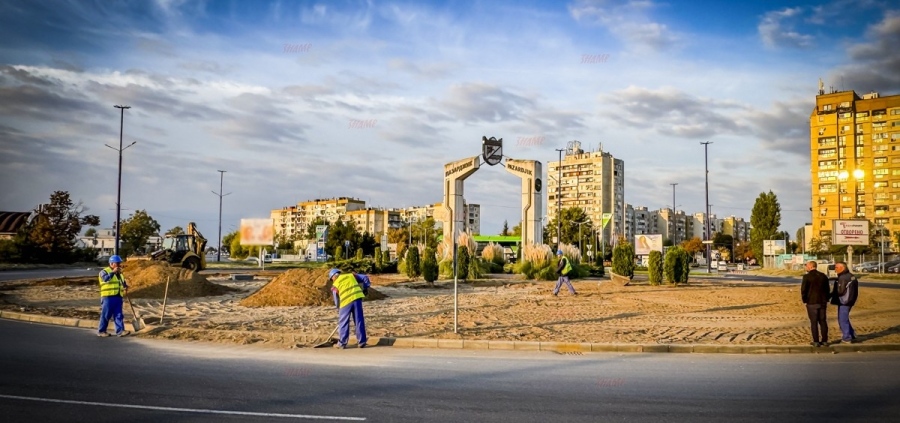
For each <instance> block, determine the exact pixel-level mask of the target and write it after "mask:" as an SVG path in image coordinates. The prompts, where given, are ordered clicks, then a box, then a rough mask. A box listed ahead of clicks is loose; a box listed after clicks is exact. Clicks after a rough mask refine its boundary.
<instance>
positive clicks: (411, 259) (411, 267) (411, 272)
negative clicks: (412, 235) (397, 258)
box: [406, 247, 422, 279]
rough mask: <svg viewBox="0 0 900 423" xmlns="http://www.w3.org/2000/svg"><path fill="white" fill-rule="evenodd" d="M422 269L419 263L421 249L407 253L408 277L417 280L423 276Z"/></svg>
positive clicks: (413, 249)
mask: <svg viewBox="0 0 900 423" xmlns="http://www.w3.org/2000/svg"><path fill="white" fill-rule="evenodd" d="M421 269H422V265H421V263H419V249H418V248H416V247H412V248H410V249H409V250H408V251H407V252H406V276H408V277H410V278H411V279H415V278H417V277H419V275H420V274H421Z"/></svg>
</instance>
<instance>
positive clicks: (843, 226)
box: [831, 219, 869, 245]
mask: <svg viewBox="0 0 900 423" xmlns="http://www.w3.org/2000/svg"><path fill="white" fill-rule="evenodd" d="M832 229H833V230H832V231H831V245H869V221H868V220H865V219H848V220H835V221H834V228H832Z"/></svg>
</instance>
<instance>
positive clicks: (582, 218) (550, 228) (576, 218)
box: [544, 207, 594, 246]
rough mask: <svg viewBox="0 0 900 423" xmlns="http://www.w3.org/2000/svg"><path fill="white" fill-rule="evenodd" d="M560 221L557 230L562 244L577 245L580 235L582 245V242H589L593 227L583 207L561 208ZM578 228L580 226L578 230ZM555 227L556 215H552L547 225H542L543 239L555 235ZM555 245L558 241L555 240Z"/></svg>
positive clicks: (551, 237) (548, 238)
mask: <svg viewBox="0 0 900 423" xmlns="http://www.w3.org/2000/svg"><path fill="white" fill-rule="evenodd" d="M560 222H562V224H561V225H560V227H559V231H560V238H561V242H562V243H563V244H571V245H576V246H577V245H579V244H578V240H579V236H581V238H582V240H583V242H582V245H583V244H584V243H590V241H591V237H592V236H593V235H592V234H593V233H594V228H593V223H592V222H591V219H590V217H588V215H587V213H585V212H584V209H582V208H581V207H569V208H567V209H563V210H562V213H560ZM579 228H581V231H580V232H579ZM556 229H557V228H556V217H555V216H554V217H553V219H551V220H550V222H548V223H547V226H545V227H544V239H545V240H552V239H553V237H555V236H556ZM557 245H559V242H557Z"/></svg>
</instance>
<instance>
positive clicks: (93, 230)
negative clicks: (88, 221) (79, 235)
mask: <svg viewBox="0 0 900 423" xmlns="http://www.w3.org/2000/svg"><path fill="white" fill-rule="evenodd" d="M84 236H85V238H90V237H95V236H97V229H96V228H88V230H86V231H84Z"/></svg>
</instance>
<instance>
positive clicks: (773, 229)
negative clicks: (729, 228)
mask: <svg viewBox="0 0 900 423" xmlns="http://www.w3.org/2000/svg"><path fill="white" fill-rule="evenodd" d="M780 225H781V206H780V205H779V204H778V197H777V196H775V194H774V193H773V192H772V191H769V192H768V193H761V194H759V197H758V198H757V199H756V203H755V204H753V211H752V212H751V215H750V226H751V229H750V247H751V249H752V250H753V255H754V256H755V257H762V256H763V241H764V240H768V239H782V236H783V234H782V233H779V231H778V227H779V226H780ZM776 235H777V237H776ZM760 264H762V260H760Z"/></svg>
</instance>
